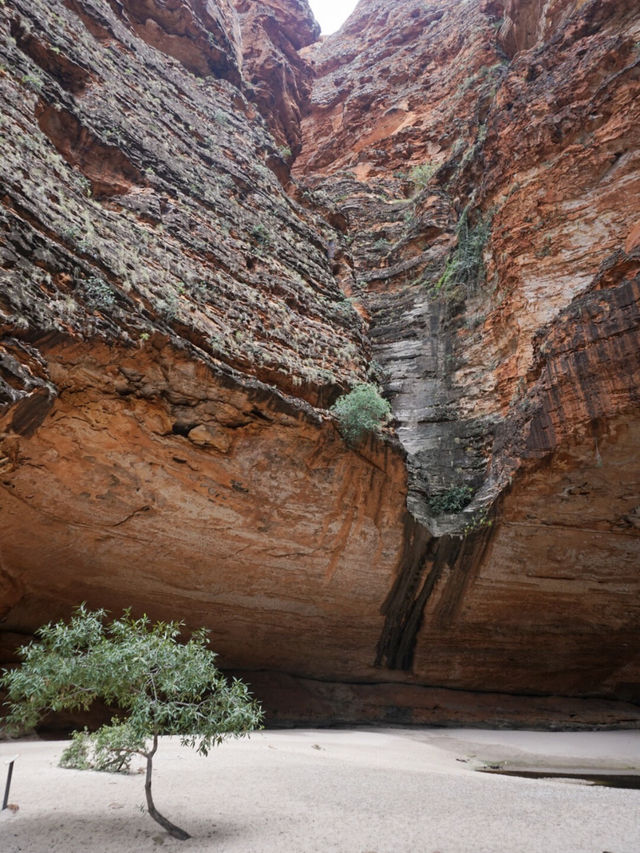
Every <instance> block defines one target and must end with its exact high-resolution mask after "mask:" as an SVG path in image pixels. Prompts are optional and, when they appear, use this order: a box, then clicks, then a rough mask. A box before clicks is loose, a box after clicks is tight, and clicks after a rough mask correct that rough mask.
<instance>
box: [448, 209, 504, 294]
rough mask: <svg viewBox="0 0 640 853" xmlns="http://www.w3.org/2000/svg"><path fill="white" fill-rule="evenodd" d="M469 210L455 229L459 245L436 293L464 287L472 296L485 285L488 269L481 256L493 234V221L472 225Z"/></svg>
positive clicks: (487, 219)
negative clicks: (483, 283)
mask: <svg viewBox="0 0 640 853" xmlns="http://www.w3.org/2000/svg"><path fill="white" fill-rule="evenodd" d="M468 210H469V208H468V206H467V207H466V208H465V209H464V210H463V212H462V215H461V216H460V221H459V222H458V226H457V228H456V234H457V236H458V245H457V246H456V248H455V249H454V251H453V252H452V253H451V254H450V255H449V257H448V259H447V263H446V265H445V268H444V272H443V273H442V275H441V276H440V278H439V280H438V283H437V284H436V286H435V289H436V290H437V291H440V290H450V289H452V288H455V287H457V286H458V285H462V286H463V287H464V289H465V291H466V292H467V293H472V292H473V291H474V290H475V288H476V287H477V286H478V285H479V284H481V283H482V282H483V281H484V278H485V268H484V260H483V257H482V254H483V252H484V247H485V246H486V244H487V240H488V239H489V236H490V234H491V217H490V216H487V217H486V218H484V219H478V221H477V223H476V225H475V226H474V227H473V228H472V227H471V226H470V225H469V218H468Z"/></svg>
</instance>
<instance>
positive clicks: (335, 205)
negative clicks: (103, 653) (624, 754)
mask: <svg viewBox="0 0 640 853" xmlns="http://www.w3.org/2000/svg"><path fill="white" fill-rule="evenodd" d="M0 33H1V36H2V45H3V48H2V50H3V59H2V70H1V71H0V92H1V97H2V101H3V110H2V116H3V119H2V121H3V134H4V135H5V138H6V139H8V140H10V142H11V144H10V145H7V146H6V147H5V149H4V152H3V157H2V158H0V169H1V170H2V173H1V177H0V181H1V183H2V187H3V191H2V194H1V196H0V225H1V227H2V240H1V242H0V269H1V275H2V295H1V297H0V311H1V314H0V323H1V324H2V335H3V337H2V341H1V343H0V406H1V410H0V430H1V433H0V474H1V478H0V483H1V489H0V512H1V513H2V516H1V517H2V519H3V522H2V531H3V532H2V541H1V542H0V615H1V618H2V624H1V628H2V632H1V633H0V643H1V649H2V657H3V659H4V660H11V659H12V657H13V649H14V648H15V646H16V645H17V644H18V643H19V642H21V641H22V639H23V638H24V637H25V636H28V635H29V634H30V632H32V631H33V629H34V628H35V627H36V626H37V625H38V624H40V623H42V622H44V621H47V620H49V619H52V618H57V617H60V616H64V615H66V614H68V612H69V610H70V608H71V607H72V606H73V605H74V604H77V603H78V602H80V601H82V600H86V601H87V602H88V603H89V604H90V605H91V606H105V607H108V608H111V609H113V610H116V611H117V610H119V609H120V608H122V607H126V606H132V607H133V608H134V610H136V612H137V611H143V610H144V611H146V612H148V613H149V614H150V615H151V616H153V617H158V618H184V619H185V620H186V621H187V622H188V624H189V625H191V626H197V625H201V624H203V625H206V626H207V627H209V628H210V629H211V630H212V642H213V646H214V647H215V648H216V650H217V651H218V652H219V653H220V654H221V662H222V663H223V665H224V666H226V667H228V668H230V669H232V670H235V671H243V672H244V673H245V674H247V677H249V678H250V680H251V681H252V682H253V683H254V684H255V686H256V690H257V692H258V693H259V695H260V696H261V697H263V698H264V700H265V701H266V703H267V706H268V709H269V711H270V712H271V714H272V721H274V722H278V721H279V722H291V721H298V722H299V721H312V720H313V721H322V722H331V721H340V722H358V721H362V720H378V721H387V722H403V723H411V722H414V723H424V722H430V723H446V722H456V723H460V722H483V723H492V724H505V723H508V722H509V721H511V722H517V723H519V724H520V723H524V724H539V725H546V724H555V723H558V722H562V723H563V724H575V725H580V724H585V725H594V724H606V725H611V724H615V723H617V722H621V721H624V722H625V724H631V725H632V724H637V722H638V721H640V714H639V713H638V709H637V706H633V705H630V704H626V703H628V702H630V701H635V702H636V703H637V702H638V697H639V695H640V694H639V693H638V689H639V688H638V685H639V684H640V671H639V669H638V660H637V654H636V649H637V646H638V639H639V634H640V613H639V612H638V601H640V597H639V596H638V592H639V591H640V590H639V589H638V587H639V585H640V575H639V571H638V570H639V567H640V546H639V538H638V537H639V535H640V488H639V485H638V478H639V474H638V462H637V458H636V457H637V447H638V440H639V439H640V417H639V408H640V407H639V398H638V387H639V380H640V355H639V353H640V334H639V329H640V317H639V308H638V303H639V300H638V296H639V292H640V277H639V275H640V223H639V221H638V198H639V197H640V178H639V175H640V168H639V165H640V164H639V155H638V151H639V150H640V145H639V144H638V142H639V139H638V127H640V122H639V119H640V115H638V112H639V106H638V105H639V104H640V98H639V97H638V94H639V91H638V90H639V88H640V73H639V70H640V54H639V53H638V50H637V44H638V42H639V41H640V17H639V16H638V12H637V11H636V10H634V9H632V8H630V6H629V4H628V3H623V2H621V1H620V2H607V3H602V2H597V3H596V2H582V3H580V2H566V0H565V2H555V3H545V4H535V3H521V2H518V0H510V2H508V3H506V4H502V3H499V2H484V1H483V2H478V3H475V4H466V5H464V7H463V6H462V4H461V3H460V2H459V0H447V2H442V3H441V4H439V5H438V6H437V7H435V6H427V5H425V4H424V3H422V2H418V0H402V2H398V0H396V2H391V0H363V2H361V3H360V4H359V6H358V8H357V10H356V12H355V13H354V15H353V16H352V17H351V19H350V20H349V22H348V23H347V25H346V26H345V28H343V30H342V31H341V33H339V34H337V35H335V36H332V37H330V38H328V39H326V40H325V41H324V42H322V43H317V44H312V45H311V46H309V45H310V44H311V43H312V42H313V40H314V38H316V37H317V26H316V25H315V23H314V22H313V19H312V17H311V14H310V12H309V9H308V7H307V4H306V3H304V2H301V0H300V2H298V0H296V1H295V2H294V0H291V2H285V0H278V2H276V0H270V2H261V3H246V2H244V0H234V2H233V3H230V2H212V0H207V2H204V0H203V2H200V0H197V1H196V0H181V2H176V3H161V2H159V0H144V2H138V0H135V2H134V0H126V2H125V0H122V2H116V0H113V2H109V3H108V4H105V3H102V2H98V0H95V2H94V0H68V2H65V3H63V2H53V3H50V2H48V3H45V2H41V0H35V2H29V3H26V2H25V3H20V2H15V3H13V4H12V9H11V10H8V9H7V7H6V6H5V7H2V9H0ZM287 147H288V148H289V149H290V150H291V154H289V153H288V152H287V151H286V148H287ZM296 154H297V157H296ZM294 158H295V163H294V164H293V177H291V175H290V174H289V167H290V165H291V162H292V160H293V159H294ZM285 188H286V189H285ZM372 379H373V380H377V381H379V382H380V383H381V384H382V387H383V390H384V392H385V395H386V396H387V397H388V398H389V399H390V401H391V402H392V405H393V410H394V423H393V426H392V428H389V429H387V430H386V431H385V433H384V434H383V435H382V436H380V437H373V436H372V437H370V438H369V439H367V440H366V441H364V442H362V443H361V444H360V445H358V446H357V447H349V446H347V445H346V444H345V442H344V441H343V440H342V438H341V436H340V434H339V432H338V430H337V428H336V424H335V421H334V420H333V419H332V418H331V417H330V415H329V413H328V412H327V410H326V407H327V406H328V405H330V403H331V402H333V400H335V398H336V397H337V395H338V394H340V393H341V392H343V391H344V390H347V389H348V388H349V387H351V386H352V385H354V384H356V383H358V382H363V381H367V380H372ZM393 430H395V436H394V435H393ZM532 697H537V698H532Z"/></svg>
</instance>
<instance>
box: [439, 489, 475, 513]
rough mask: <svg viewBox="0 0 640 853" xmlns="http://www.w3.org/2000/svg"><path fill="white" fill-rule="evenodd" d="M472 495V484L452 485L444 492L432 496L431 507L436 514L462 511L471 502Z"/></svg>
mask: <svg viewBox="0 0 640 853" xmlns="http://www.w3.org/2000/svg"><path fill="white" fill-rule="evenodd" d="M472 497H473V489H472V488H471V486H452V487H451V488H450V489H448V490H447V491H446V492H444V494H442V495H434V496H433V497H432V498H430V500H429V509H430V510H431V512H432V513H433V514H434V515H443V514H444V513H454V512H460V511H461V510H463V509H464V508H465V507H466V506H467V504H469V503H470V502H471V498H472Z"/></svg>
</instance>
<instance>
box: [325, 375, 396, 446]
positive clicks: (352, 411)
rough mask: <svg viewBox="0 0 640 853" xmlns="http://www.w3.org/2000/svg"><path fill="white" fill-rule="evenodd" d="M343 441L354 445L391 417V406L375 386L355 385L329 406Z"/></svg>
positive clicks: (367, 384)
mask: <svg viewBox="0 0 640 853" xmlns="http://www.w3.org/2000/svg"><path fill="white" fill-rule="evenodd" d="M331 412H332V414H334V415H335V416H336V418H337V419H338V426H339V429H340V432H341V434H342V436H343V437H344V439H345V441H347V442H348V443H349V444H355V443H356V442H357V441H359V440H360V439H361V438H362V436H363V435H365V434H366V433H369V432H375V431H376V430H378V428H379V427H380V426H381V425H382V424H383V423H385V422H386V421H387V420H388V419H389V417H390V416H391V406H390V405H389V403H388V402H387V401H386V400H384V399H383V398H382V397H381V396H380V392H379V391H378V389H377V388H376V386H375V385H371V384H370V383H366V384H362V385H356V387H355V388H354V389H353V391H350V392H349V393H348V394H345V395H344V396H343V397H340V398H339V399H338V400H336V402H335V403H334V404H333V406H331Z"/></svg>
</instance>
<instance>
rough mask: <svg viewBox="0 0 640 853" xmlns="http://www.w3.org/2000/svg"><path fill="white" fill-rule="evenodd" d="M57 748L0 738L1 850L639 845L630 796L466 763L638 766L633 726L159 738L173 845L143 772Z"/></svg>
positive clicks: (626, 850) (474, 850)
mask: <svg viewBox="0 0 640 853" xmlns="http://www.w3.org/2000/svg"><path fill="white" fill-rule="evenodd" d="M63 746H64V743H63V742H60V741H49V742H46V741H35V740H31V741H27V740H22V741H14V742H11V743H6V742H5V743H1V744H0V792H1V791H3V790H4V775H5V772H6V768H5V765H4V761H5V760H6V759H7V758H9V757H10V756H12V755H14V754H16V753H19V756H20V757H19V758H18V759H17V761H16V763H15V770H14V777H13V783H12V788H11V795H10V798H9V800H10V802H11V803H14V804H16V805H17V806H19V809H18V810H17V811H10V810H5V811H4V812H2V815H1V816H0V853H87V851H99V853H116V851H117V853H122V851H135V853H138V851H140V853H144V851H157V853H160V851H162V853H165V851H166V853H174V852H175V851H181V853H196V851H197V853H205V851H206V853H209V851H216V853H227V851H228V853H231V851H233V853H312V851H322V853H328V851H340V853H436V851H437V853H603V852H604V851H607V853H640V791H636V790H624V789H615V788H603V787H592V786H589V785H584V784H576V783H571V782H562V781H556V780H528V779H521V778H512V777H505V776H492V775H486V774H480V773H476V772H474V770H473V768H474V767H475V766H480V765H481V764H482V762H483V761H501V762H505V761H506V762H507V764H508V766H547V767H548V766H551V765H554V766H556V767H582V768H599V769H607V768H610V769H615V770H632V769H635V770H636V771H640V731H634V732H588V733H582V732H581V733H566V732H523V731H484V730H473V729H411V730H409V729H364V730H317V729H316V730H294V731H265V732H260V733H258V734H256V735H253V736H252V737H251V739H250V740H238V741H230V742H227V743H225V744H223V745H222V746H220V747H218V748H216V749H215V750H214V751H213V752H212V753H211V755H210V756H209V758H201V757H199V756H197V755H196V753H195V752H193V751H192V750H189V749H186V748H183V747H181V746H180V745H179V742H178V740H177V739H175V738H165V739H163V740H162V742H161V745H160V748H159V750H158V754H157V756H156V760H155V768H154V785H153V787H154V796H155V801H156V805H157V807H158V808H159V809H160V811H161V812H163V813H164V814H165V815H166V816H167V817H168V818H170V819H171V820H173V821H174V822H175V823H177V824H178V825H179V826H182V827H183V828H184V829H186V830H187V831H188V832H190V833H191V834H192V836H193V837H192V838H191V839H190V840H188V841H184V842H181V841H176V840H174V839H171V838H170V837H169V836H168V835H166V833H165V832H164V831H163V830H162V829H161V827H159V826H158V825H157V824H156V823H155V822H154V821H152V820H151V818H149V816H148V815H146V814H143V813H142V812H141V811H140V806H141V804H142V803H143V801H144V777H143V776H142V775H140V774H136V773H131V774H129V775H127V776H122V775H111V774H106V773H94V772H89V771H77V770H63V769H61V768H59V767H57V761H58V758H59V756H60V753H61V751H62V749H63Z"/></svg>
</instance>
